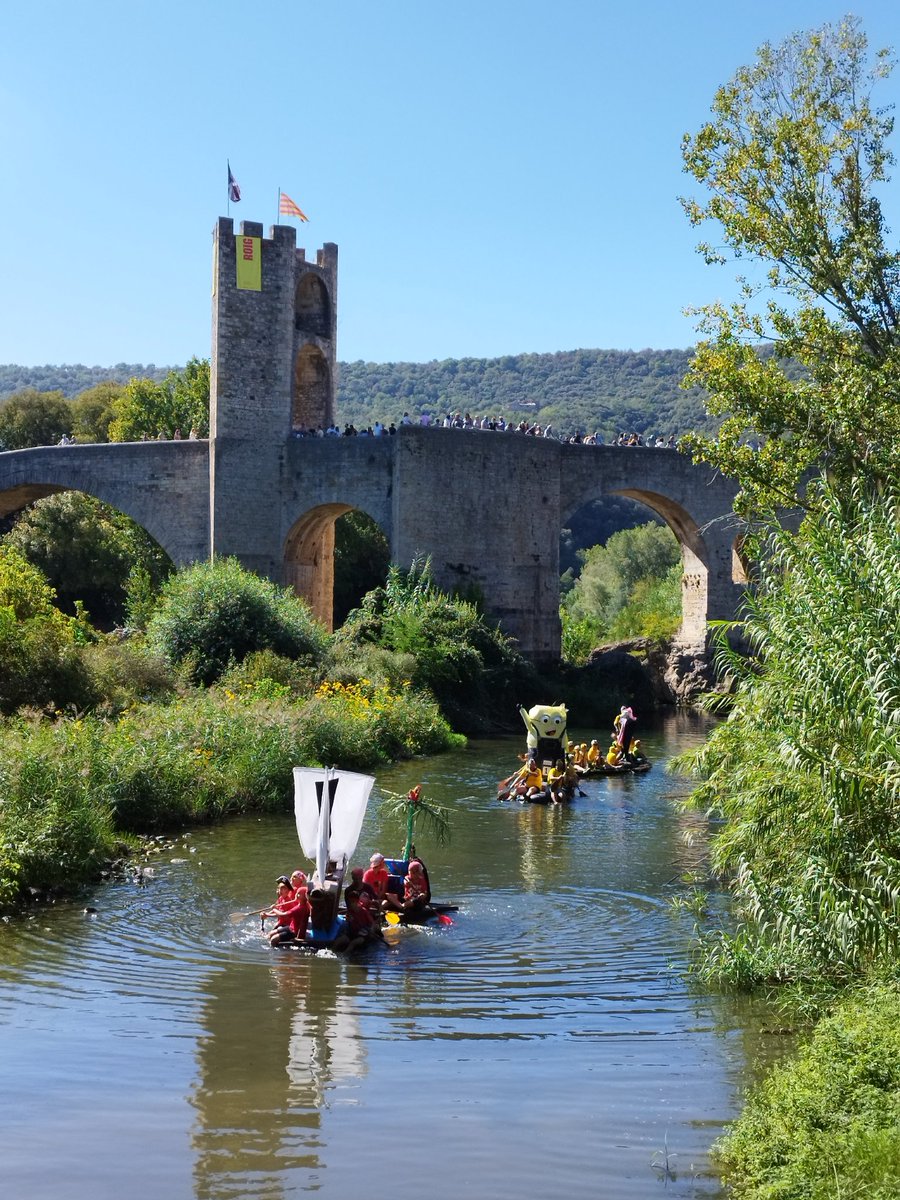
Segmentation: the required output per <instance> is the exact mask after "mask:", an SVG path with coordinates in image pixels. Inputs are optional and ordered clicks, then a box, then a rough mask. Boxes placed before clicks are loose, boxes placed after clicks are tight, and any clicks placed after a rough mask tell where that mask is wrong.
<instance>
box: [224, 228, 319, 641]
mask: <svg viewBox="0 0 900 1200" xmlns="http://www.w3.org/2000/svg"><path fill="white" fill-rule="evenodd" d="M214 239H215V245H214V251H213V329H212V365H211V379H210V496H211V505H210V548H211V551H212V553H213V554H214V555H235V556H236V557H238V558H239V559H240V560H241V562H242V563H243V564H244V565H245V566H246V567H249V568H250V569H251V570H253V571H255V572H256V573H257V574H259V575H265V576H268V578H270V579H274V580H281V581H283V582H284V583H287V584H291V585H293V586H294V587H295V588H296V589H297V591H298V592H299V593H300V594H301V595H304V596H305V597H306V598H307V599H308V600H309V601H310V602H311V603H312V605H313V608H314V610H315V611H316V614H317V616H319V617H320V618H322V619H324V620H325V621H326V623H327V624H328V625H329V626H330V623H331V613H330V608H329V607H328V606H329V605H330V597H331V591H332V588H331V583H332V578H333V559H334V524H333V521H332V522H330V523H324V524H323V525H322V527H321V529H320V530H319V531H318V536H317V537H316V538H314V539H313V542H314V543H315V544H312V543H311V542H310V539H309V537H307V538H306V539H305V540H304V541H303V562H302V563H301V562H297V563H292V562H291V561H287V562H286V561H285V538H284V530H283V528H282V513H283V509H284V496H283V485H284V481H285V472H286V465H287V457H288V447H289V445H290V441H291V436H292V434H293V433H294V432H296V431H300V430H303V431H306V430H309V429H316V428H318V427H319V426H321V427H322V428H325V427H327V426H328V425H330V424H331V423H332V422H334V421H335V419H336V407H335V366H336V345H335V336H336V332H337V246H336V245H335V244H334V243H333V242H326V243H325V245H324V246H323V247H322V249H321V250H319V251H318V252H317V254H316V261H315V263H312V262H307V261H306V251H305V250H303V249H298V248H297V246H296V231H295V230H294V229H293V227H290V226H287V225H275V226H273V227H272V228H271V229H270V234H269V237H263V227H262V225H261V224H260V223H257V222H255V221H243V222H241V225H240V230H239V232H238V233H237V234H235V232H234V223H233V221H231V220H230V219H228V218H226V217H220V218H219V222H218V224H217V226H216V229H215V233H214ZM313 580H314V581H315V584H314V591H313V590H312V587H313V583H312V581H313ZM326 596H327V597H328V601H327V602H326V601H325V600H324V597H326Z"/></svg>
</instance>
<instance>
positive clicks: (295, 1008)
mask: <svg viewBox="0 0 900 1200" xmlns="http://www.w3.org/2000/svg"><path fill="white" fill-rule="evenodd" d="M704 732H705V727H704V725H703V722H702V720H701V719H700V718H698V717H696V716H692V715H691V714H688V713H685V714H677V715H673V716H671V717H668V718H666V719H665V720H663V721H662V722H661V723H660V724H659V725H658V727H656V728H654V729H649V730H648V729H647V728H643V729H642V730H641V733H642V740H643V744H644V747H645V749H646V751H647V752H648V754H649V755H650V757H651V758H652V759H653V760H654V763H655V765H654V768H653V770H652V771H651V772H650V773H649V774H647V775H644V776H638V777H631V778H629V777H623V778H616V779H601V780H596V781H590V782H588V783H586V784H585V785H584V790H585V791H586V793H587V795H586V796H584V797H580V798H578V799H577V800H576V801H575V802H574V803H572V804H571V805H569V806H566V807H563V808H552V809H548V808H542V807H538V806H532V805H519V804H515V803H513V804H501V803H499V802H498V801H497V799H496V782H497V780H498V779H499V778H501V777H503V776H505V775H507V774H509V771H510V770H511V769H512V767H513V765H514V755H515V753H516V751H517V750H518V749H519V746H518V744H517V743H516V742H514V741H511V740H505V741H499V740H498V741H489V742H472V743H471V744H470V746H469V747H468V748H467V749H466V750H465V751H463V752H461V753H459V754H456V755H448V756H443V757H439V758H434V759H429V760H427V761H424V762H416V763H405V764H401V765H398V766H395V767H392V768H390V769H386V770H383V771H380V772H379V773H378V784H377V786H376V789H375V791H374V792H373V800H372V802H371V803H370V808H369V814H368V816H367V818H366V823H365V825H364V827H363V832H362V837H361V839H360V845H359V854H358V858H359V860H360V861H363V860H364V859H367V858H368V856H369V854H370V853H371V852H372V850H374V849H379V850H382V851H384V852H385V853H387V854H391V853H399V851H400V850H401V848H402V844H403V830H402V829H401V828H400V827H399V825H397V824H396V823H394V824H389V823H388V822H387V818H386V817H385V816H383V815H380V814H379V811H378V803H377V800H378V795H379V788H386V789H389V790H391V791H394V792H398V793H404V792H406V791H407V790H408V789H409V788H410V787H411V786H412V785H413V784H415V783H422V785H423V793H424V794H425V795H426V796H428V797H429V798H431V799H433V800H436V801H438V802H440V803H442V804H446V805H447V806H449V807H450V808H451V809H452V820H453V838H452V842H451V844H450V845H449V846H446V847H438V846H436V845H433V844H432V845H429V844H428V843H427V840H425V839H420V841H419V850H420V852H421V853H422V854H423V857H425V859H426V861H427V863H428V867H429V871H430V874H431V880H432V886H433V888H434V893H435V897H436V898H437V899H443V900H452V901H453V902H455V903H457V904H458V905H459V912H458V913H455V914H453V921H454V924H453V925H452V926H443V927H438V928H435V929H428V930H425V931H422V930H393V929H392V930H389V931H388V935H387V936H388V943H387V944H386V945H385V946H384V947H381V948H376V949H375V950H374V951H372V952H370V953H368V954H367V956H366V957H365V958H363V959H362V960H361V961H358V962H346V961H342V960H340V959H337V958H335V957H333V956H330V955H320V956H318V957H307V956H304V955H298V954H295V953H284V952H282V953H277V952H273V951H271V950H269V949H268V947H267V945H266V944H265V943H264V942H263V941H262V940H261V938H260V936H259V932H258V928H259V927H258V922H257V921H256V920H255V919H253V918H251V919H247V920H243V921H241V920H237V921H235V922H232V920H231V914H232V913H233V912H235V911H236V910H245V909H255V908H258V907H260V905H261V904H264V903H267V902H269V901H270V899H271V897H272V896H273V895H274V880H275V876H276V875H278V874H281V873H282V872H288V873H289V872H290V870H291V869H293V868H294V867H296V866H298V865H303V866H306V865H307V864H305V863H301V860H300V854H299V847H298V845H297V841H296V835H295V832H294V829H293V822H292V819H291V818H290V817H288V816H285V817H246V818H240V819H237V820H232V821H229V822H227V823H226V824H224V825H220V826H216V827H212V828H204V829H200V830H194V831H192V832H191V833H190V834H189V835H187V836H184V837H179V838H178V839H177V840H176V842H175V844H174V845H172V844H171V843H161V849H160V852H159V853H158V854H157V855H156V858H155V861H154V862H153V863H152V866H151V867H150V868H149V869H148V871H147V873H146V875H145V879H144V882H143V883H139V882H137V881H135V880H133V879H131V880H128V881H119V882H114V883H110V884H107V885H105V886H102V887H99V888H97V889H95V890H94V891H93V892H92V893H90V894H89V895H88V896H87V897H81V898H79V900H78V901H77V902H71V903H67V904H57V905H55V906H53V907H50V908H43V909H40V910H37V911H36V912H33V913H31V914H29V915H27V916H25V917H21V918H13V919H7V920H6V921H5V923H3V924H2V925H0V1050H2V1057H0V1083H2V1086H0V1162H2V1164H3V1182H4V1194H5V1195H7V1196H9V1197H11V1198H14V1200H20V1198H21V1200H26V1198H27V1200H88V1198H90V1200H112V1198H113V1197H116V1198H118V1200H121V1198H122V1197H127V1198H128V1200H145V1198H150V1197H153V1198H163V1197H164V1198H165V1200H182V1198H185V1200H186V1198H195V1200H205V1198H210V1200H212V1198H217V1200H218V1198H222V1200H224V1198H234V1200H237V1198H239V1197H240V1198H241V1200H246V1198H252V1200H282V1198H283V1197H294V1196H300V1195H302V1194H304V1193H307V1192H311V1193H318V1194H319V1195H320V1196H321V1197H322V1198H323V1200H331V1198H335V1200H337V1198H338V1197H340V1198H341V1200H345V1198H346V1197H349V1196H350V1195H352V1194H353V1193H354V1192H355V1191H360V1190H361V1191H364V1193H365V1194H367V1195H372V1196H377V1197H378V1200H382V1198H385V1200H390V1198H393V1197H412V1196H415V1197H424V1198H426V1200H469V1198H472V1200H476V1198H481V1197H491V1198H494V1200H554V1198H556V1197H564V1196H570V1195H571V1196H575V1195H579V1196H590V1197H597V1198H603V1200H606V1198H608V1200H632V1198H634V1200H646V1198H647V1197H654V1196H657V1195H660V1196H661V1195H663V1194H664V1195H665V1196H666V1197H673V1198H675V1197H678V1198H681V1197H713V1196H717V1195H720V1194H721V1192H720V1189H719V1186H718V1183H717V1180H716V1179H715V1177H714V1175H712V1174H711V1172H710V1168H709V1163H708V1150H709V1147H710V1145H711V1143H712V1141H713V1140H714V1139H715V1137H716V1136H717V1135H718V1134H719V1133H720V1131H721V1129H722V1127H723V1123H724V1122H726V1121H727V1120H729V1119H730V1118H732V1117H733V1116H734V1115H735V1114H736V1112H737V1111H738V1108H739V1105H740V1097H741V1093H742V1090H743V1088H744V1086H745V1085H746V1083H747V1081H748V1079H749V1078H750V1077H751V1075H752V1074H753V1073H754V1071H756V1070H758V1069H759V1067H760V1064H761V1063H763V1062H765V1061H766V1059H767V1058H768V1057H770V1056H771V1055H772V1054H773V1053H777V1052H778V1048H779V1047H778V1042H779V1038H778V1035H777V1033H775V1032H768V1031H767V1027H766V1016H765V1013H764V1012H763V1011H760V1010H759V1009H758V1008H754V1007H752V1006H750V1005H748V1004H747V1003H746V1002H738V1001H736V1000H734V999H729V998H725V997H719V996H710V995H705V994H703V993H700V992H698V991H697V990H696V989H695V988H692V987H691V986H690V985H689V984H688V983H687V982H686V980H685V977H684V968H685V965H686V962H687V956H688V953H689V949H690V943H691V936H692V929H693V920H692V918H691V917H690V916H688V915H685V914H678V913H675V912H673V911H672V909H671V908H670V906H669V904H668V901H669V899H670V898H671V897H672V896H673V895H674V894H675V893H676V891H677V890H678V878H679V876H680V875H681V873H682V872H683V871H685V870H689V869H691V868H692V867H695V866H697V865H699V864H701V863H702V856H703V823H702V822H701V821H700V820H699V819H697V818H695V817H686V816H684V815H679V814H678V813H677V812H676V811H675V809H674V807H673V805H672V804H671V799H672V798H673V797H674V796H677V795H679V794H682V793H684V791H685V790H686V788H687V786H688V785H687V784H686V782H685V781H684V780H679V779H677V778H673V777H672V776H669V775H667V774H666V773H665V770H664V768H663V764H664V761H665V760H666V759H667V758H668V757H669V756H670V755H671V754H673V753H676V752H678V751H680V750H682V749H684V748H686V747H687V746H690V745H694V744H697V743H698V742H699V741H700V740H702V737H703V736H704ZM90 909H94V910H96V911H89V910H90Z"/></svg>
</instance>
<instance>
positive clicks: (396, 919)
mask: <svg viewBox="0 0 900 1200" xmlns="http://www.w3.org/2000/svg"><path fill="white" fill-rule="evenodd" d="M384 919H385V921H387V923H388V925H399V924H400V914H399V913H395V912H386V913H385V914H384Z"/></svg>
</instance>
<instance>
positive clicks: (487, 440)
mask: <svg viewBox="0 0 900 1200" xmlns="http://www.w3.org/2000/svg"><path fill="white" fill-rule="evenodd" d="M212 451H213V446H212V442H208V441H198V442H191V441H180V442H135V443H118V444H111V445H91V446H78V445H76V446H54V447H49V448H42V449H35V450H16V451H11V452H8V453H5V454H0V516H5V515H7V514H9V513H10V512H14V511H16V510H18V509H20V508H22V507H23V506H24V505H25V504H27V503H29V502H31V501H32V500H35V499H38V498H39V497H41V496H47V495H50V494H52V493H53V492H59V491H65V490H69V489H75V490H78V491H82V492H87V493H88V494H90V495H92V496H96V497H97V498H98V499H100V500H103V501H105V502H106V503H108V504H111V505H113V506H114V507H115V508H118V509H120V510H121V511H122V512H124V513H126V514H127V515H128V516H130V517H131V518H132V519H133V520H135V521H137V522H138V524H140V525H142V526H143V527H144V528H145V529H147V531H148V532H149V533H151V534H152V535H153V537H154V538H156V540H157V541H158V542H159V544H160V545H161V546H162V547H163V548H164V549H165V550H166V551H167V553H168V554H169V555H170V557H171V558H172V560H173V561H174V562H175V563H176V564H178V565H179V566H180V565H184V564H186V563H190V562H194V561H197V560H199V559H204V558H207V557H209V555H210V552H211V549H212V546H213V531H212V528H211V521H210V512H211V508H212V505H211V503H210V495H211V483H210V480H211V475H210V467H211V461H212ZM226 462H227V458H226ZM223 465H224V464H220V468H221V467H222V466H223ZM609 495H619V496H629V497H631V498H633V499H635V500H639V501H641V502H642V503H643V504H645V505H646V506H647V507H648V508H650V509H652V510H653V511H654V512H656V513H658V514H659V515H660V516H661V517H662V518H663V519H664V520H665V521H666V522H667V524H668V525H669V527H670V528H671V529H672V530H673V532H674V533H675V534H676V536H677V537H678V539H679V542H680V543H681V547H682V556H683V562H684V572H683V631H682V637H683V640H685V641H686V642H688V643H690V644H695V645H700V644H702V643H703V641H704V637H705V630H706V621H707V620H708V619H711V618H730V617H732V616H733V615H734V610H735V605H736V602H737V599H738V597H739V594H740V591H741V586H740V585H741V583H742V582H743V576H742V574H741V567H740V561H739V555H738V554H737V552H736V539H737V536H738V533H739V529H738V526H737V524H736V522H735V521H734V519H733V518H731V517H730V506H731V501H732V499H733V495H734V493H733V488H732V487H731V486H730V485H728V484H726V483H725V482H724V481H723V480H722V479H721V478H720V477H716V476H712V475H711V474H710V473H709V472H708V471H706V470H702V469H700V468H697V467H695V466H693V465H692V464H691V463H690V461H689V460H688V459H686V458H685V457H684V456H683V455H681V454H679V453H678V452H677V451H675V450H650V449H644V448H642V447H621V448H620V447H615V446H571V445H563V444H560V443H558V442H553V441H548V440H546V439H542V438H531V437H526V436H524V435H522V434H507V433H491V432H487V431H481V430H467V429H438V428H420V427H417V426H401V428H400V430H399V432H398V434H397V435H396V437H382V438H358V437H357V438H302V439H296V438H286V439H285V442H284V445H283V447H282V462H281V470H280V472H279V475H278V476H277V477H276V478H271V477H270V478H268V479H266V480H264V481H263V480H258V481H257V486H255V487H254V488H253V489H251V490H248V491H247V492H246V493H245V494H244V495H243V496H242V498H241V501H240V504H239V507H238V508H237V510H236V511H235V512H234V513H233V516H234V519H233V520H232V521H231V522H228V521H226V520H223V521H220V523H219V528H218V529H217V531H216V534H217V538H216V540H217V546H216V550H217V552H218V553H221V554H234V555H236V556H237V557H238V558H239V559H241V561H242V562H244V563H245V564H246V565H247V566H249V567H251V568H252V569H253V570H255V571H257V572H259V573H260V574H263V575H266V576H267V577H269V578H271V579H274V580H276V581H278V582H283V583H287V584H290V585H292V586H294V587H295V588H296V590H297V591H298V592H299V593H300V594H301V595H304V596H306V597H307V598H308V599H309V600H310V602H311V603H312V604H313V607H314V609H315V610H316V612H317V613H318V615H319V616H320V617H322V619H323V620H325V621H326V622H327V623H330V605H331V588H332V582H333V560H332V558H331V552H332V546H333V527H334V522H335V521H336V519H337V518H338V517H339V516H341V515H342V514H344V513H346V512H350V511H351V510H352V509H359V510H361V511H362V512H365V513H366V514H368V516H370V517H371V518H372V519H373V520H374V521H375V522H376V523H377V524H378V525H379V526H380V527H381V529H382V530H383V532H384V534H385V536H386V537H387V540H388V544H389V546H390V549H391V559H392V561H394V562H398V563H400V564H401V565H406V566H408V565H409V564H410V563H411V562H412V560H413V558H414V557H416V556H417V555H430V557H431V560H432V567H433V570H434V575H435V578H436V581H437V582H438V583H439V584H441V585H442V586H444V587H448V588H452V587H454V586H457V585H461V586H464V587H466V586H470V585H474V586H475V587H476V589H477V590H478V591H480V593H481V594H482V595H483V597H484V602H485V608H486V611H487V613H488V614H489V615H490V616H491V617H492V618H495V619H497V620H499V622H500V624H501V626H502V627H503V628H504V629H505V630H506V631H507V632H509V633H511V634H513V635H515V636H516V637H517V638H518V639H519V642H520V644H521V646H522V649H523V650H524V651H525V652H526V653H528V654H529V655H530V656H531V657H533V658H534V659H535V660H537V661H551V660H552V659H553V658H555V657H557V656H558V654H559V645H560V625H559V611H558V610H559V539H560V532H561V530H562V529H563V528H564V527H565V526H566V525H567V524H568V523H569V521H570V519H571V517H572V516H573V514H574V513H575V512H577V510H578V509H579V508H581V507H582V505H584V504H587V503H588V502H589V501H591V500H596V499H599V498H601V497H603V496H609ZM226 516H227V514H226Z"/></svg>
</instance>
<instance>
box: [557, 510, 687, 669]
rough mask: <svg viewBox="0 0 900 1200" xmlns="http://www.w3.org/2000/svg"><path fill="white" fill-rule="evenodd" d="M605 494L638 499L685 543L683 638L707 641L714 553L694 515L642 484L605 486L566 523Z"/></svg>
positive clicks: (570, 514)
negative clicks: (711, 556) (606, 487)
mask: <svg viewBox="0 0 900 1200" xmlns="http://www.w3.org/2000/svg"><path fill="white" fill-rule="evenodd" d="M602 496H626V497H627V498H628V499H630V500H637V501H638V502H639V503H641V504H643V505H645V507H647V508H649V509H651V510H652V511H653V512H655V513H656V514H657V516H659V517H661V518H662V520H663V521H665V523H666V525H668V527H669V529H671V531H672V533H673V534H674V535H675V537H676V538H677V539H678V544H679V545H680V546H681V564H682V566H681V629H680V639H681V640H682V641H684V642H685V643H689V644H691V645H702V644H704V642H705V640H706V622H707V612H708V608H709V572H710V556H709V551H708V548H707V546H706V543H705V541H704V538H703V534H702V532H701V530H700V527H699V525H698V524H697V522H696V521H695V520H694V518H693V517H692V516H691V514H690V513H689V512H688V511H687V509H685V508H684V507H683V505H681V504H679V503H678V502H677V501H675V500H672V499H671V498H670V497H668V496H665V495H663V494H662V493H660V492H654V491H650V490H649V489H647V488H641V487H615V488H609V489H603V490H602V491H601V492H600V493H599V495H598V494H593V495H587V496H584V497H583V498H581V500H580V502H579V503H578V504H576V505H571V506H570V507H569V509H568V510H567V511H566V512H564V513H563V516H564V522H563V523H564V524H565V522H567V521H569V520H571V518H572V517H573V516H574V514H575V513H576V512H577V511H578V509H579V508H581V507H583V506H584V505H585V504H589V503H590V502H591V500H596V499H599V498H602Z"/></svg>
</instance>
